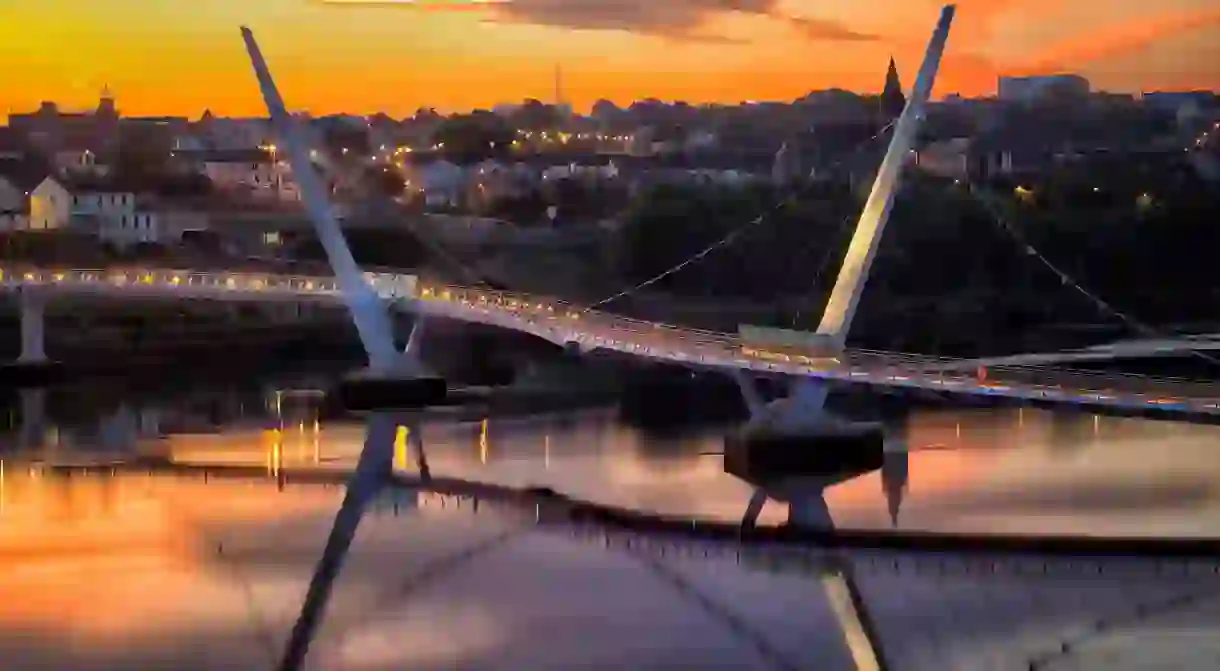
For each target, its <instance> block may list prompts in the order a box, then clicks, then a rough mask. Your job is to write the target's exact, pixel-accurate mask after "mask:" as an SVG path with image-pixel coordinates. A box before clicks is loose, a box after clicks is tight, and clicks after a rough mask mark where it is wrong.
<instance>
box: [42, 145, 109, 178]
mask: <svg viewBox="0 0 1220 671" xmlns="http://www.w3.org/2000/svg"><path fill="white" fill-rule="evenodd" d="M51 161H52V163H53V164H54V165H55V170H56V172H57V173H58V174H60V175H69V176H70V175H85V176H91V177H102V176H105V175H106V174H107V173H108V172H109V171H110V166H108V165H106V164H105V163H101V162H99V161H98V158H97V155H96V154H94V153H93V151H92V150H89V149H62V150H60V151H57V152H55V153H54V155H53V156H52V157H51Z"/></svg>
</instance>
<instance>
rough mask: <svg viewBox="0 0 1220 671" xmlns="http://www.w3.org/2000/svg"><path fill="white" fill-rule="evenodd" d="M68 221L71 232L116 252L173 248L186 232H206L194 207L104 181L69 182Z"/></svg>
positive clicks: (204, 217) (203, 216)
mask: <svg viewBox="0 0 1220 671" xmlns="http://www.w3.org/2000/svg"><path fill="white" fill-rule="evenodd" d="M64 189H65V191H66V192H68V193H70V197H69V201H70V203H71V206H70V211H69V222H70V226H71V228H72V229H73V230H75V231H78V232H83V233H88V234H90V235H93V236H96V237H97V239H98V240H99V241H101V242H104V243H107V244H110V245H112V246H114V247H116V248H118V249H126V248H129V247H132V246H135V245H138V244H155V245H176V244H178V243H180V242H181V241H182V237H183V234H184V233H185V232H188V231H205V230H208V229H209V226H208V217H207V215H206V214H205V213H204V212H203V211H202V210H201V209H200V208H197V207H189V206H186V205H181V206H179V205H175V203H174V202H173V201H171V200H168V199H164V198H154V197H152V196H149V195H147V194H142V193H137V192H136V191H134V190H132V189H129V188H126V187H124V186H123V185H120V184H115V183H111V182H107V181H87V180H79V181H69V182H68V183H67V184H66V185H64Z"/></svg>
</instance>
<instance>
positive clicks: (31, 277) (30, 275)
mask: <svg viewBox="0 0 1220 671" xmlns="http://www.w3.org/2000/svg"><path fill="white" fill-rule="evenodd" d="M25 279H26V281H28V282H33V281H34V273H26V274H25Z"/></svg>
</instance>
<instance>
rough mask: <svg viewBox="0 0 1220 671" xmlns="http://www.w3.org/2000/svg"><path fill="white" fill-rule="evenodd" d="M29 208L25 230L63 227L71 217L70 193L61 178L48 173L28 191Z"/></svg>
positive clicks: (45, 229)
mask: <svg viewBox="0 0 1220 671" xmlns="http://www.w3.org/2000/svg"><path fill="white" fill-rule="evenodd" d="M29 208H30V209H29V221H28V224H27V226H26V228H27V230H31V231H55V230H60V229H63V228H64V227H66V226H67V225H68V223H69V222H70V221H71V219H72V193H71V192H70V191H68V189H67V187H66V186H64V184H63V182H62V181H61V178H59V177H56V176H55V175H50V174H48V175H47V176H46V177H44V178H43V179H41V180H40V181H39V182H38V185H37V186H35V187H34V189H33V190H31V191H30V204H29Z"/></svg>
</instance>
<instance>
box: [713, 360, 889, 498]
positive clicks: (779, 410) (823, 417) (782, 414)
mask: <svg viewBox="0 0 1220 671" xmlns="http://www.w3.org/2000/svg"><path fill="white" fill-rule="evenodd" d="M737 381H738V384H739V385H741V387H742V394H743V396H744V397H745V401H746V405H747V406H748V407H749V408H750V421H749V422H748V423H747V424H746V425H745V427H743V428H742V429H741V430H740V431H738V432H737V433H735V434H732V435H730V436H728V437H726V438H725V451H724V455H725V468H726V470H729V472H731V473H734V474H736V475H738V476H739V477H744V478H746V479H751V480H770V479H774V478H779V477H794V476H823V475H827V474H836V473H840V472H853V471H854V472H863V471H868V470H873V469H876V468H880V467H881V464H882V461H883V459H884V448H885V433H884V431H883V430H882V427H881V425H879V424H874V423H862V422H848V421H846V420H843V419H840V418H838V417H835V416H833V415H831V414H830V413H828V412H826V410H825V407H824V406H825V402H826V396H827V394H828V392H829V388H828V387H827V385H826V383H825V382H823V381H821V380H818V379H814V378H801V379H799V380H796V381H795V382H794V384H793V388H792V390H791V392H790V393H789V395H788V396H787V397H786V398H782V399H779V400H776V401H772V402H770V403H764V402H763V400H762V399H761V397H760V396H759V394H758V393H757V390H756V389H755V388H754V383H753V381H752V380H750V379H748V378H746V377H745V376H744V375H741V376H738V378H737Z"/></svg>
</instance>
